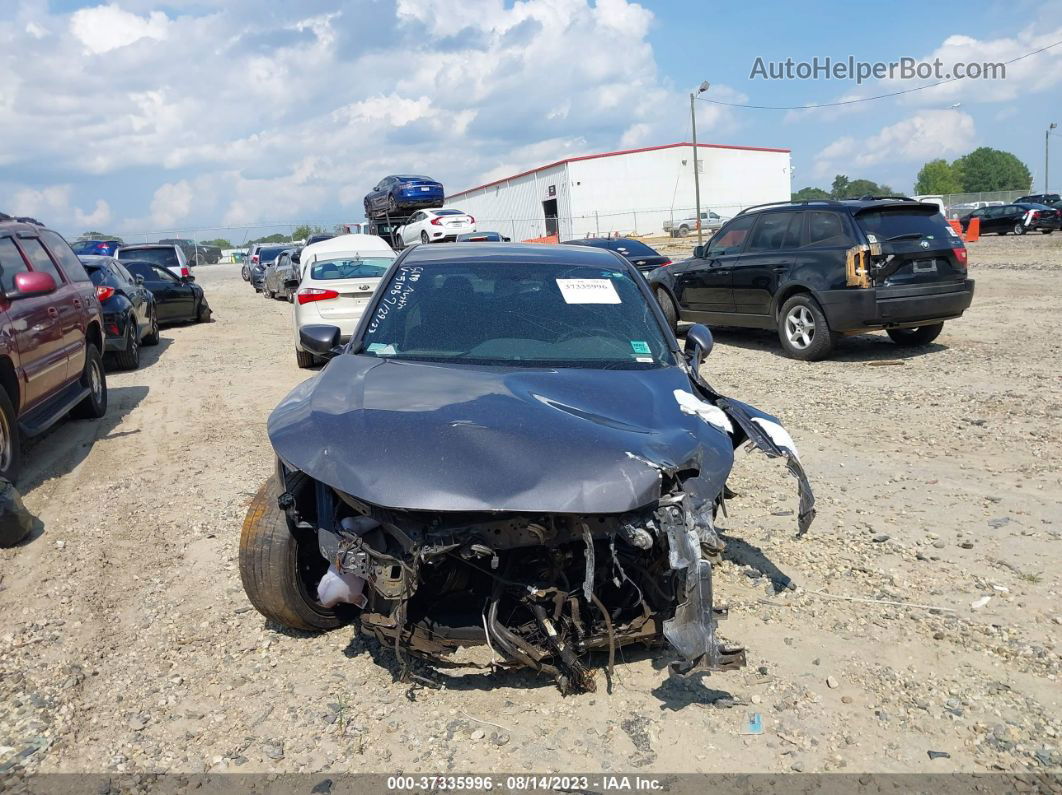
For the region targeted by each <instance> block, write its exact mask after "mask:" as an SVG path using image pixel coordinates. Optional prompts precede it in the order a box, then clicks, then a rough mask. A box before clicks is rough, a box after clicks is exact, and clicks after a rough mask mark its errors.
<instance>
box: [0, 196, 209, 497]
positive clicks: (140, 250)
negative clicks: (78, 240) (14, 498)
mask: <svg viewBox="0 0 1062 795" xmlns="http://www.w3.org/2000/svg"><path fill="white" fill-rule="evenodd" d="M83 242H84V241H83ZM94 242H99V241H94ZM78 248H79V249H81V250H89V251H99V250H100V249H99V248H98V247H87V246H79V247H78ZM182 271H184V273H183V275H182V274H181V272H182ZM187 271H188V267H187V264H182V263H181V261H180V259H179V257H178V256H177V254H176V253H175V251H174V246H173V245H160V244H149V245H146V246H124V247H123V246H119V247H117V248H114V249H112V250H111V254H98V253H87V254H83V255H81V256H79V255H78V254H77V253H75V251H74V249H73V248H72V247H71V246H70V245H69V244H68V243H67V242H66V240H64V239H63V237H62V236H61V235H60V234H59V233H57V232H55V231H53V230H51V229H48V228H47V227H45V226H44V225H43V224H42V223H40V222H39V221H37V220H36V219H33V218H25V217H22V218H15V217H12V216H9V215H6V214H3V213H0V478H4V479H6V480H8V481H14V480H15V479H16V478H17V477H18V474H19V468H20V467H19V465H20V460H21V438H22V437H30V436H35V435H38V434H40V433H42V432H44V431H45V430H47V429H48V428H50V427H51V426H52V425H54V424H55V423H56V422H58V421H59V420H60V419H62V418H63V417H64V416H66V415H67V414H69V415H71V416H73V417H75V418H81V419H93V418H99V417H102V416H103V415H104V414H105V413H106V411H107V376H106V368H105V362H107V363H108V364H111V365H113V366H116V367H118V368H121V369H134V368H136V367H138V366H139V364H140V349H141V346H143V345H157V344H158V343H159V327H160V325H161V324H163V323H167V322H175V321H184V320H193V321H204V320H209V319H210V306H209V304H208V303H207V300H206V296H205V295H204V294H203V290H202V288H201V287H199V286H198V285H196V284H194V283H193V282H194V278H193V277H192V276H191V274H190V273H188V272H187Z"/></svg>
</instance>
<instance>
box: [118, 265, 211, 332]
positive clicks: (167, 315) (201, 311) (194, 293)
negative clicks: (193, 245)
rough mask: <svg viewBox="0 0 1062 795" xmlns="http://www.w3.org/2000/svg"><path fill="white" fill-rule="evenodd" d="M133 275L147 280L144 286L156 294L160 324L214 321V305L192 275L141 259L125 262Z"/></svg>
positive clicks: (156, 307) (156, 308)
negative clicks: (212, 309)
mask: <svg viewBox="0 0 1062 795" xmlns="http://www.w3.org/2000/svg"><path fill="white" fill-rule="evenodd" d="M122 264H123V265H125V267H126V268H127V269H128V270H129V272H130V273H131V274H133V277H134V278H135V277H137V276H139V277H140V278H142V279H143V280H144V286H145V287H146V288H147V289H148V290H150V291H151V294H152V295H153V296H155V313H156V317H157V318H158V322H159V323H179V322H181V321H188V320H191V321H195V322H197V323H206V322H207V321H208V320H210V316H211V310H210V304H209V303H207V298H206V293H204V292H203V288H202V287H200V286H199V285H198V284H195V278H194V277H192V276H181V277H177V276H174V275H173V272H172V271H170V269H169V268H167V267H165V266H164V265H157V264H155V263H154V262H140V261H137V260H131V261H128V262H127V261H125V260H123V261H122Z"/></svg>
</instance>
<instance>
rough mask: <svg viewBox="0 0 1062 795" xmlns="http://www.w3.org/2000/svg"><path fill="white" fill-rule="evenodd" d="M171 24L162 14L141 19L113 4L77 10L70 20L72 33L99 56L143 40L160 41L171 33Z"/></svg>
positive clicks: (155, 12) (156, 13)
mask: <svg viewBox="0 0 1062 795" xmlns="http://www.w3.org/2000/svg"><path fill="white" fill-rule="evenodd" d="M169 22H170V20H169V17H167V16H166V15H165V14H164V13H163V12H161V11H152V12H151V13H150V14H149V15H148V16H147V17H141V16H137V15H136V14H133V13H130V12H129V11H125V10H123V9H121V8H119V7H118V6H117V5H114V4H113V3H112V4H110V5H105V6H96V7H94V8H82V9H81V10H79V11H75V12H74V14H73V16H71V18H70V31H71V32H72V33H73V34H74V37H75V38H76V39H78V41H80V42H81V43H82V44H83V45H84V46H85V49H87V50H88V51H89V52H92V53H97V54H99V53H102V52H109V51H110V50H113V49H116V48H118V47H124V46H125V45H127V44H132V43H133V42H135V41H139V40H140V39H144V38H148V39H157V40H160V41H161V40H163V39H165V38H166V36H167V35H168V33H169Z"/></svg>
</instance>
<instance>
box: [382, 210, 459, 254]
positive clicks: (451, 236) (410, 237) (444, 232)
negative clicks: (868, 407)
mask: <svg viewBox="0 0 1062 795" xmlns="http://www.w3.org/2000/svg"><path fill="white" fill-rule="evenodd" d="M475 231H476V219H475V218H473V217H472V216H471V215H469V214H468V213H466V212H462V211H461V210H448V209H437V210H419V211H418V212H415V213H413V215H411V216H410V217H409V221H407V222H406V225H405V226H400V227H398V230H397V234H398V239H399V240H401V241H402V246H403V247H405V246H412V245H414V244H415V243H441V242H443V241H454V240H457V236H458V235H465V234H468V233H469V232H475Z"/></svg>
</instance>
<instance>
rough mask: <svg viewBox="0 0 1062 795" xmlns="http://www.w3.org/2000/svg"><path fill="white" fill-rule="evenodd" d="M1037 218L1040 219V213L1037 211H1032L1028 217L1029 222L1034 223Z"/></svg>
mask: <svg viewBox="0 0 1062 795" xmlns="http://www.w3.org/2000/svg"><path fill="white" fill-rule="evenodd" d="M1039 217H1040V211H1039V210H1033V211H1032V215H1030V216H1029V220H1030V221H1035V220H1036V219H1037V218H1039Z"/></svg>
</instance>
